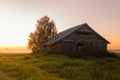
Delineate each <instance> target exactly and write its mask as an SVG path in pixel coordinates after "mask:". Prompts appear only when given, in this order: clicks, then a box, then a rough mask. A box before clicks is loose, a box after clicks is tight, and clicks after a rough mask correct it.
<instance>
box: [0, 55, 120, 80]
mask: <svg viewBox="0 0 120 80" xmlns="http://www.w3.org/2000/svg"><path fill="white" fill-rule="evenodd" d="M0 80H120V58H110V57H105V58H95V57H87V58H85V57H84V58H71V57H67V56H63V55H47V56H44V55H34V56H33V55H30V54H1V55H0Z"/></svg>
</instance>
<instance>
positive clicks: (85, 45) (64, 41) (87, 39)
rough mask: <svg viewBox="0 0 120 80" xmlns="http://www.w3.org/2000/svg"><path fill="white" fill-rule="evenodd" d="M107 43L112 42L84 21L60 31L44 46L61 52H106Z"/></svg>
mask: <svg viewBox="0 0 120 80" xmlns="http://www.w3.org/2000/svg"><path fill="white" fill-rule="evenodd" d="M107 44H110V42H109V41H107V40H106V39H105V38H103V37H102V36H101V35H99V34H98V33H97V32H96V31H95V30H93V29H92V28H91V27H90V26H89V25H88V24H87V23H84V24H81V25H77V26H74V27H72V28H69V29H67V30H65V31H63V32H60V33H59V34H57V35H56V36H55V37H53V38H52V39H50V40H48V41H47V42H46V43H45V44H44V46H45V48H46V49H47V50H50V51H53V52H54V53H58V54H59V53H79V52H83V51H87V52H106V51H107Z"/></svg>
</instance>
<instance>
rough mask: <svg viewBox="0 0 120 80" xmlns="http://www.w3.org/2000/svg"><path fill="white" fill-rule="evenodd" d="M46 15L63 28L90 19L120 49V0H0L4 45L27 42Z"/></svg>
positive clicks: (0, 31) (1, 42)
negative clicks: (39, 21)
mask: <svg viewBox="0 0 120 80" xmlns="http://www.w3.org/2000/svg"><path fill="white" fill-rule="evenodd" d="M44 15H48V16H49V17H51V18H52V19H53V20H54V21H55V23H56V26H57V28H58V31H59V32H60V31H63V30H65V29H68V28H70V27H73V26H75V25H79V24H82V23H85V22H86V23H88V24H89V25H90V26H91V27H92V28H93V29H94V30H96V31H97V32H98V33H99V34H100V35H102V36H103V37H105V38H106V39H107V40H109V41H110V42H111V45H109V47H108V48H109V49H120V0H0V46H26V45H27V38H28V35H29V33H30V32H32V31H34V30H35V24H36V21H37V19H39V18H40V17H42V16H44Z"/></svg>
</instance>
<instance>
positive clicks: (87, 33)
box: [77, 31, 90, 35]
mask: <svg viewBox="0 0 120 80" xmlns="http://www.w3.org/2000/svg"><path fill="white" fill-rule="evenodd" d="M89 33H90V32H87V31H77V34H80V35H89Z"/></svg>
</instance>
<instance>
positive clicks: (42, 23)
mask: <svg viewBox="0 0 120 80" xmlns="http://www.w3.org/2000/svg"><path fill="white" fill-rule="evenodd" d="M56 34H57V29H56V26H55V23H54V21H53V20H51V19H50V18H49V17H48V16H43V17H42V18H40V19H38V20H37V24H36V29H35V31H34V32H31V33H30V35H29V39H28V48H29V49H32V50H33V49H40V48H43V44H44V43H45V42H46V41H48V40H49V39H50V38H52V37H54V36H55V35H56Z"/></svg>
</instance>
